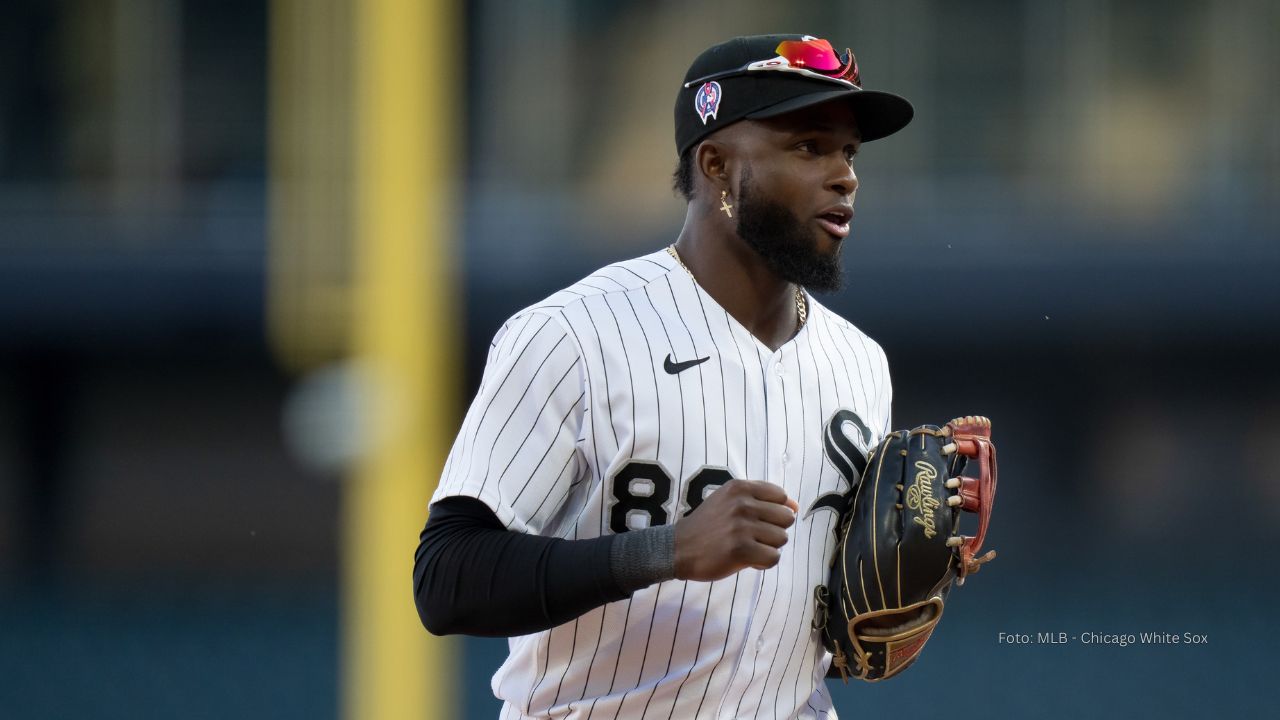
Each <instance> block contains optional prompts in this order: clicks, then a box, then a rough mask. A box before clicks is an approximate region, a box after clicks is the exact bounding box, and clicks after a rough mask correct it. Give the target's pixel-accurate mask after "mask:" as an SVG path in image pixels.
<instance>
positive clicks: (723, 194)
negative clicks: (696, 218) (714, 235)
mask: <svg viewBox="0 0 1280 720" xmlns="http://www.w3.org/2000/svg"><path fill="white" fill-rule="evenodd" d="M728 197H729V191H728V190H721V191H720V209H721V210H723V211H724V214H725V215H728V216H729V217H733V205H731V204H729V201H728V200H727V199H726V198H728Z"/></svg>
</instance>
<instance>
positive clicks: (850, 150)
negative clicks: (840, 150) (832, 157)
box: [844, 147, 858, 165]
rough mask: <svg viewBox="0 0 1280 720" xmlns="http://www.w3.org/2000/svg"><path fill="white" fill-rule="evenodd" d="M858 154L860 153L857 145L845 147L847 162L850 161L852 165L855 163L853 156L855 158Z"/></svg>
mask: <svg viewBox="0 0 1280 720" xmlns="http://www.w3.org/2000/svg"><path fill="white" fill-rule="evenodd" d="M857 154H858V148H856V147H847V148H845V149H844V160H845V162H847V163H849V164H850V165H852V164H853V158H854V157H855V156H857Z"/></svg>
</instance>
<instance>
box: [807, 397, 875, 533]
mask: <svg viewBox="0 0 1280 720" xmlns="http://www.w3.org/2000/svg"><path fill="white" fill-rule="evenodd" d="M845 423H850V424H852V425H853V426H854V427H856V428H858V440H860V441H861V443H859V442H857V441H855V440H853V439H851V438H850V437H849V436H848V435H846V434H845V432H844V425H845ZM870 446H871V430H870V428H868V427H867V424H866V423H864V422H862V418H860V417H858V414H857V413H855V412H854V411H852V410H846V409H841V410H837V411H836V413H835V414H834V415H832V416H831V419H830V420H828V421H827V426H826V427H825V428H823V432H822V449H823V452H825V453H826V456H827V462H829V463H831V465H832V466H833V467H834V468H835V469H836V471H837V472H839V473H840V477H843V478H844V479H845V481H846V482H848V483H849V488H848V489H849V490H852V489H853V488H854V487H855V486H856V485H857V484H858V482H859V481H860V480H861V479H862V473H863V472H865V471H866V469H867V453H868V452H869V450H870ZM845 495H846V494H845V493H827V494H826V495H823V496H822V497H820V498H818V499H817V500H815V501H814V503H813V504H812V505H810V506H809V509H808V510H807V511H806V512H805V514H804V517H805V518H806V519H807V518H808V517H809V516H810V515H812V514H814V513H815V512H817V511H819V510H822V509H824V508H825V509H827V510H832V511H834V512H835V514H836V516H837V517H838V516H839V515H840V513H842V512H844V505H845Z"/></svg>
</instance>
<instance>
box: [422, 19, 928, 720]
mask: <svg viewBox="0 0 1280 720" xmlns="http://www.w3.org/2000/svg"><path fill="white" fill-rule="evenodd" d="M911 116H912V108H911V105H910V104H909V103H908V102H907V101H906V100H904V99H902V98H900V97H898V96H896V95H891V94H888V93H883V92H876V91H871V90H863V89H862V88H861V80H860V78H859V74H858V66H857V63H856V61H855V59H854V56H853V53H852V52H850V51H848V50H844V51H843V52H840V51H837V50H836V49H835V47H834V46H832V45H831V44H830V43H829V42H827V41H826V40H822V39H819V38H815V37H811V36H807V35H767V36H753V37H739V38H734V39H732V40H729V41H727V42H724V43H721V44H719V45H716V46H714V47H711V48H709V49H708V50H706V51H704V52H703V53H702V54H700V55H699V56H698V57H697V58H696V59H695V60H694V61H693V64H692V65H691V66H690V68H689V70H688V72H687V73H686V75H685V78H684V81H683V83H682V84H681V85H680V86H679V89H678V91H677V93H676V105H675V139H676V149H677V152H678V154H679V157H680V161H679V167H678V169H677V171H676V174H675V185H676V189H677V191H678V192H680V193H681V194H682V195H683V196H684V197H685V198H686V199H687V200H688V203H689V207H688V214H687V216H686V219H685V224H684V228H683V229H682V230H681V232H680V236H679V238H678V239H677V240H676V242H675V243H674V244H673V245H671V246H669V247H666V248H663V249H661V250H657V251H655V252H653V253H650V254H648V255H646V256H644V257H640V258H636V259H634V260H628V261H624V262H620V263H616V264H614V265H610V266H608V267H605V268H602V269H600V270H598V271H597V272H595V273H593V274H591V275H589V276H588V277H586V278H584V279H582V280H581V281H579V282H578V283H576V284H574V285H572V286H571V287H568V288H566V289H564V290H561V291H559V292H557V293H555V294H554V295H551V296H550V297H548V298H546V299H545V300H543V301H542V302H539V303H537V304H535V305H533V306H531V307H528V308H525V309H524V310H521V311H520V312H518V313H516V314H515V315H514V316H512V317H511V319H510V320H508V321H507V322H506V324H504V325H503V326H502V328H501V329H500V330H499V331H498V333H497V335H496V337H495V338H494V340H493V344H492V346H491V347H490V349H489V355H488V361H487V364H486V366H485V372H484V378H483V380H482V382H481V385H480V389H479V392H478V394H477V396H476V398H475V400H474V402H473V403H472V405H471V408H470V410H469V411H468V413H467V415H466V419H465V420H464V422H463V425H462V428H461V430H460V431H459V433H458V436H457V439H456V440H455V442H454V445H453V449H452V451H451V452H450V454H449V458H448V461H447V463H446V465H445V468H444V472H443V476H442V478H441V480H440V485H439V489H438V491H437V492H436V494H435V496H434V497H433V499H432V505H431V513H430V519H429V521H428V522H427V524H426V528H425V529H424V530H423V533H422V537H421V542H420V544H419V547H418V550H417V554H416V556H415V563H414V593H415V600H416V602H417V606H418V610H419V614H420V616H421V618H422V621H423V623H424V624H425V626H426V627H427V629H428V630H430V631H431V632H433V633H437V634H445V633H467V634H473V635H487V636H505V637H508V638H510V640H509V643H510V656H509V657H508V658H507V660H506V662H505V663H503V665H502V667H501V668H500V669H499V670H498V672H497V674H496V675H495V676H494V678H493V683H492V686H493V691H494V693H495V694H496V695H497V696H498V697H499V698H500V699H502V700H503V702H504V706H503V711H502V715H501V717H503V718H525V717H535V718H551V717H555V718H565V717H573V718H713V717H714V718H739V717H752V718H784V717H802V718H816V717H835V712H834V710H833V709H832V705H831V698H830V695H829V694H828V692H827V689H826V685H825V682H824V677H825V676H826V673H827V670H828V666H829V665H830V662H831V655H830V654H828V653H827V652H826V651H825V650H824V648H823V645H822V642H821V638H820V637H819V634H818V633H817V632H815V631H814V630H813V627H812V622H813V618H814V607H813V605H814V603H813V588H814V587H815V585H818V584H819V583H821V582H824V581H825V578H826V576H827V572H828V568H829V566H830V561H831V559H832V554H833V546H834V533H833V531H834V530H835V526H836V522H837V511H838V507H839V498H840V495H841V493H843V492H845V491H847V490H848V489H849V488H850V486H851V484H852V483H853V482H855V481H856V479H857V477H856V475H854V473H855V472H856V471H855V470H854V466H855V463H852V462H851V459H852V458H854V457H856V458H857V459H858V462H862V460H861V459H862V457H863V456H864V455H865V454H866V452H867V451H868V449H869V448H872V447H874V446H875V445H876V444H877V443H878V442H879V440H880V438H881V437H882V436H884V435H885V434H886V433H887V432H888V431H889V428H890V424H889V422H890V421H889V418H890V401H891V399H892V390H891V387H890V383H889V370H888V365H887V363H886V360H885V356H884V353H883V352H882V351H881V349H880V347H879V346H878V345H877V344H876V343H875V342H874V341H872V340H871V339H870V338H868V337H867V336H866V335H864V334H863V333H862V332H861V331H859V330H858V329H857V328H856V327H854V326H853V325H852V324H850V323H849V322H848V321H846V320H844V319H843V318H841V317H839V316H837V315H836V314H834V313H833V312H831V311H830V310H828V309H827V308H826V307H824V306H823V305H821V304H820V303H818V302H817V301H816V300H815V299H814V298H813V296H812V295H810V291H822V292H830V291H833V290H836V289H837V288H839V287H840V284H841V265H840V253H841V249H842V248H843V246H844V243H845V242H846V238H847V237H848V235H849V232H850V221H851V220H852V219H853V212H854V205H853V201H854V194H855V191H856V190H857V188H858V179H857V177H856V176H855V174H854V170H853V157H854V154H855V153H856V152H857V150H858V146H859V145H860V144H861V143H863V142H868V141H871V140H876V139H879V138H882V137H884V136H886V135H889V134H891V133H893V132H896V131H897V130H899V129H901V128H902V127H904V126H905V125H906V124H907V123H908V122H909V121H910V120H911Z"/></svg>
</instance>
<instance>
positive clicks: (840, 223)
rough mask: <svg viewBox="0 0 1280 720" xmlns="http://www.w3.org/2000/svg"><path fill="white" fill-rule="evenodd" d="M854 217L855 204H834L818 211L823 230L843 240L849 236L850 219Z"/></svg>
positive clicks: (819, 222)
mask: <svg viewBox="0 0 1280 720" xmlns="http://www.w3.org/2000/svg"><path fill="white" fill-rule="evenodd" d="M852 219H853V206H852V205H847V204H845V203H840V204H837V205H832V206H831V207H829V208H827V209H826V210H823V211H822V212H820V213H818V224H819V225H821V226H822V229H823V230H826V231H827V232H829V233H831V234H832V235H834V236H836V237H837V238H839V239H841V240H843V239H844V238H846V237H848V236H849V221H850V220H852Z"/></svg>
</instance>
